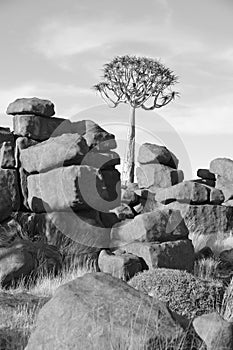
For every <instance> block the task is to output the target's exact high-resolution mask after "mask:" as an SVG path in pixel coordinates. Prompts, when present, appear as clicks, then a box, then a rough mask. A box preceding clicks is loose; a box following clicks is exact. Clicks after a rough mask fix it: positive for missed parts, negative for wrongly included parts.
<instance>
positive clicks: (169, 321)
mask: <svg viewBox="0 0 233 350" xmlns="http://www.w3.org/2000/svg"><path fill="white" fill-rule="evenodd" d="M158 314H159V315H160V319H159V322H158ZM135 315H137V317H135ZM178 320H179V321H178ZM179 322H181V319H180V318H179V317H178V315H176V314H175V313H173V312H171V311H170V310H169V309H168V307H167V306H166V304H164V303H162V302H160V301H158V300H156V299H152V298H151V297H149V296H148V295H146V294H144V293H142V292H139V291H137V290H135V289H134V288H132V287H130V286H129V285H128V284H127V283H125V282H124V281H122V280H120V279H117V278H114V277H112V276H111V275H109V274H104V273H101V272H99V273H88V274H85V275H84V276H82V277H80V278H77V279H75V280H73V281H71V282H69V283H67V284H65V285H63V286H61V287H59V288H58V289H57V291H56V292H55V295H54V296H53V298H52V299H51V300H50V301H49V302H48V303H46V304H45V305H44V306H43V308H42V309H41V310H40V312H39V315H38V318H37V322H36V326H35V330H34V332H33V333H32V335H31V337H30V339H29V342H28V345H27V347H26V349H25V350H34V349H43V350H50V349H56V350H68V349H77V348H82V349H85V350H91V349H93V344H94V348H96V349H101V350H109V349H111V348H117V347H118V346H119V342H120V344H122V348H123V349H126V348H128V346H129V341H130V346H131V347H132V349H136V348H138V347H140V348H145V349H149V348H151V349H152V348H154V349H157V348H161V346H162V348H165V346H166V344H169V345H171V346H175V344H178V342H180V341H181V338H182V337H183V336H184V334H185V330H184V329H183V328H182V327H181V326H180V323H179ZM112 325H114V327H112ZM131 335H132V336H131ZM79 344H81V346H80V345H79Z"/></svg>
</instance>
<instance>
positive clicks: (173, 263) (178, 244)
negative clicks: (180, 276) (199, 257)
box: [122, 239, 195, 271]
mask: <svg viewBox="0 0 233 350" xmlns="http://www.w3.org/2000/svg"><path fill="white" fill-rule="evenodd" d="M122 249H124V250H125V251H126V252H128V253H132V254H134V255H136V256H138V257H141V258H142V259H143V260H144V261H145V263H146V264H147V266H148V267H149V269H151V268H158V267H164V268H168V269H178V270H187V271H192V269H193V266H194V258H195V257H194V247H193V245H192V241H191V240H189V239H184V240H178V241H173V242H163V243H154V242H132V243H130V244H126V245H125V246H124V247H122Z"/></svg>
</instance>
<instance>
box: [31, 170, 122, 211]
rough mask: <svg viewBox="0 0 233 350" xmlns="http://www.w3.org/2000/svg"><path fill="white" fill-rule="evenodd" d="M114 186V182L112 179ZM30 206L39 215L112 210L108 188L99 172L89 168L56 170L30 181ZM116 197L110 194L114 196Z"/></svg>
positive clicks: (39, 175)
mask: <svg viewBox="0 0 233 350" xmlns="http://www.w3.org/2000/svg"><path fill="white" fill-rule="evenodd" d="M109 181H110V182H111V181H112V180H111V179H109ZM27 185H28V205H29V207H30V209H31V210H32V211H34V212H36V213H41V212H46V211H48V212H51V211H63V210H71V208H72V209H74V210H80V209H87V208H93V209H96V210H99V211H107V210H110V209H113V208H114V207H115V206H116V203H118V202H119V201H118V200H117V199H116V200H113V201H111V199H110V197H109V193H110V191H111V190H112V188H108V184H105V182H104V180H103V177H102V175H101V174H100V173H99V172H98V169H96V168H93V167H89V166H86V165H81V166H78V165H73V166H69V167H64V168H57V169H53V170H50V171H48V172H46V173H41V174H36V175H30V176H28V178H27ZM113 195H114V193H113V192H112V193H111V196H113Z"/></svg>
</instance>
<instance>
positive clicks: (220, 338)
mask: <svg viewBox="0 0 233 350" xmlns="http://www.w3.org/2000/svg"><path fill="white" fill-rule="evenodd" d="M193 327H194V329H195V331H196V333H197V334H198V335H199V337H200V338H201V339H202V340H203V341H204V342H205V344H206V346H207V350H231V349H233V323H232V322H228V321H226V320H224V319H223V318H222V317H221V316H220V315H219V314H218V313H217V312H212V313H209V314H206V315H202V316H199V317H196V318H195V319H194V320H193Z"/></svg>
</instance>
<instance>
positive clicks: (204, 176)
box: [197, 169, 216, 181]
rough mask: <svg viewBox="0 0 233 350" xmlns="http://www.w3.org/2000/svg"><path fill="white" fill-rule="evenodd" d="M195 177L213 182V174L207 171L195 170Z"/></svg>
mask: <svg viewBox="0 0 233 350" xmlns="http://www.w3.org/2000/svg"><path fill="white" fill-rule="evenodd" d="M197 176H198V177H200V178H202V179H206V180H213V181H215V180H216V179H215V174H214V173H211V172H210V171H209V169H198V170H197Z"/></svg>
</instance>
